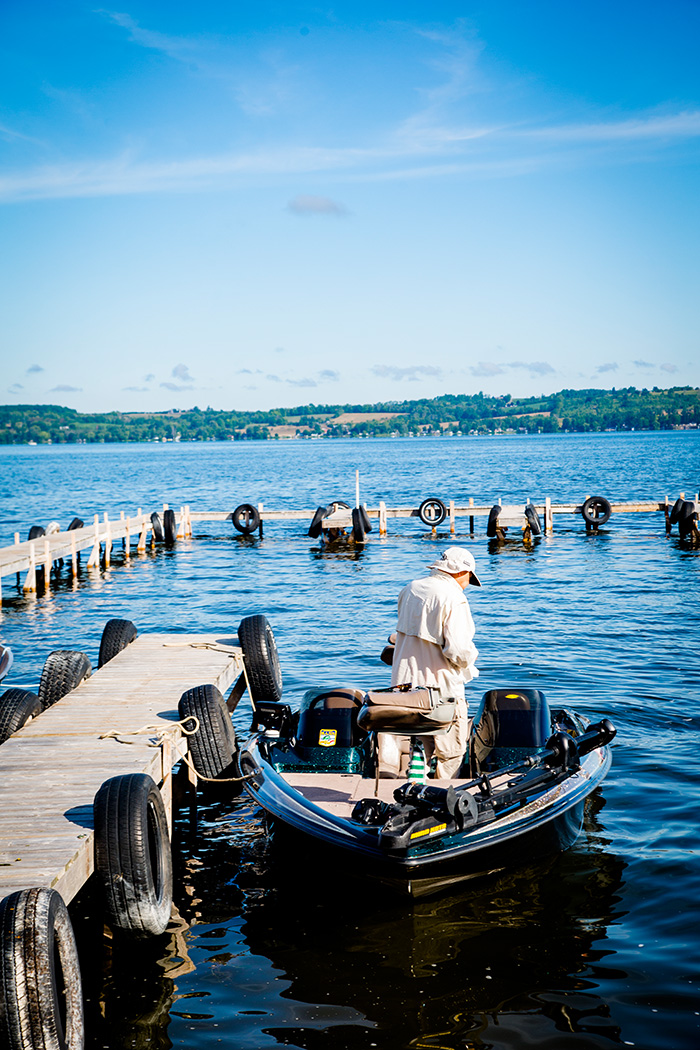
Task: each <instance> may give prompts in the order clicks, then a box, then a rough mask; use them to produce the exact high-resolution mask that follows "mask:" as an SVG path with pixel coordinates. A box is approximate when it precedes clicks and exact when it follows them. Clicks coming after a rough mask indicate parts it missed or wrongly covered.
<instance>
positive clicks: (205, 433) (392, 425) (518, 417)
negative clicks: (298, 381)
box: [0, 386, 700, 445]
mask: <svg viewBox="0 0 700 1050" xmlns="http://www.w3.org/2000/svg"><path fill="white" fill-rule="evenodd" d="M383 413H386V415H385V417H384V418H379V419H376V418H375V419H362V418H357V419H352V418H351V419H349V420H345V421H340V422H339V421H337V420H338V417H341V416H353V415H355V416H358V417H361V416H362V415H369V414H374V415H380V416H381V415H382V414H383ZM698 426H700V389H699V388H697V387H690V386H684V387H672V388H670V389H665V390H661V389H659V388H658V387H654V388H653V389H652V390H648V389H646V388H645V389H642V390H638V389H637V388H636V387H626V388H623V389H619V390H616V389H615V388H613V389H612V390H595V389H589V390H560V391H559V392H558V393H554V394H549V395H542V396H541V397H528V398H513V397H511V396H510V395H509V394H503V395H500V396H494V397H491V396H487V395H485V394H483V393H481V392H480V393H477V394H443V395H442V396H440V397H435V398H421V399H418V400H413V401H386V402H379V403H376V404H356V405H351V404H343V405H339V404H336V405H320V404H319V405H315V404H308V405H301V406H299V407H297V408H291V409H282V408H277V409H273V410H271V411H269V412H242V411H227V410H225V409H224V410H220V409H212V408H206V409H200V408H197V407H195V408H192V409H188V410H185V411H179V410H175V409H173V410H171V411H168V412H106V413H81V412H77V411H75V410H74V409H71V408H64V407H63V406H60V405H4V406H0V444H5V445H8V444H28V443H34V444H48V443H52V444H76V443H95V442H100V443H101V442H119V441H121V442H124V441H244V440H265V439H274V438H278V437H279V436H280V434H279V432H278V431H277V429H276V428H280V427H284V428H285V429H286V434H289V433H290V432H291V433H292V434H295V435H297V436H299V437H324V438H334V437H380V436H390V435H398V436H408V435H416V436H420V435H424V434H435V433H447V434H498V433H513V432H516V433H517V432H520V433H552V434H553V433H571V432H595V431H604V430H623V431H624V430H673V429H679V428H695V427H698ZM290 427H291V428H292V429H291V431H290V430H289V428H290Z"/></svg>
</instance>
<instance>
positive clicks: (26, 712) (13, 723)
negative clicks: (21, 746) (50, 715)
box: [0, 689, 42, 744]
mask: <svg viewBox="0 0 700 1050" xmlns="http://www.w3.org/2000/svg"><path fill="white" fill-rule="evenodd" d="M41 711H42V706H41V701H40V700H39V697H38V696H37V695H36V693H30V692H29V690H28V689H6V690H5V692H4V693H3V694H2V696H0V744H4V742H5V741H6V740H7V738H8V737H11V736H12V734H13V733H16V732H17V730H18V729H21V728H22V726H23V725H26V724H27V722H31V720H32V718H36V716H37V715H39V714H41Z"/></svg>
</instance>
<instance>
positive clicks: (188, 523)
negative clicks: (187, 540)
mask: <svg viewBox="0 0 700 1050" xmlns="http://www.w3.org/2000/svg"><path fill="white" fill-rule="evenodd" d="M185 515H186V521H185V536H190V537H191V536H192V518H191V517H190V505H189V503H186V504H185Z"/></svg>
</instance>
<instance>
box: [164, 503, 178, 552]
mask: <svg viewBox="0 0 700 1050" xmlns="http://www.w3.org/2000/svg"><path fill="white" fill-rule="evenodd" d="M163 535H164V537H165V542H166V544H167V545H168V547H172V546H173V545H174V544H175V542H176V540H177V522H176V521H175V511H174V510H171V509H170V508H168V510H164V511H163Z"/></svg>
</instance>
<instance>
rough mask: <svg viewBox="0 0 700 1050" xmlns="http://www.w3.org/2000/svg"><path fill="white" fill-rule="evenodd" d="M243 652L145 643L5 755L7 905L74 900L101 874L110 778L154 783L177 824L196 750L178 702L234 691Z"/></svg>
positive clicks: (191, 639) (187, 641) (0, 874)
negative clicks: (102, 802) (98, 827)
mask: <svg viewBox="0 0 700 1050" xmlns="http://www.w3.org/2000/svg"><path fill="white" fill-rule="evenodd" d="M237 643H238V639H237V637H236V635H235V633H234V634H231V633H229V634H226V633H225V632H221V633H219V634H196V635H187V634H146V635H140V636H139V637H138V638H137V639H136V640H135V641H134V642H132V644H131V645H129V646H127V648H126V649H124V650H123V651H122V652H120V653H119V654H118V655H117V656H115V657H114V658H113V659H112V660H110V661H109V662H108V663H107V664H105V666H104V667H102V668H101V669H100V670H98V671H96V672H95V673H94V674H93V676H92V677H91V678H89V679H88V680H86V681H84V682H82V683H81V684H80V685H79V686H78V688H77V689H75V690H74V691H73V692H72V693H69V694H68V695H67V696H65V697H64V698H63V699H62V700H60V701H59V702H58V703H56V704H54V705H53V706H52V707H49V708H48V709H47V710H45V711H44V712H43V713H42V714H40V715H39V716H38V717H37V718H35V719H34V720H33V721H32V722H30V723H29V724H28V725H26V726H24V728H22V729H20V730H19V732H17V733H16V734H15V735H14V736H12V737H10V739H9V740H7V741H5V743H4V744H2V746H0V898H2V897H5V896H7V895H8V894H10V893H13V892H14V891H16V890H22V889H26V888H28V887H47V888H53V889H55V890H57V891H58V892H59V893H60V894H61V896H62V897H63V899H64V901H65V902H66V903H68V902H69V901H71V900H72V899H73V897H74V896H75V894H76V893H77V892H78V890H79V889H80V888H81V886H82V885H83V884H84V883H85V881H86V880H87V879H88V877H89V876H90V875H91V874H92V872H93V870H94V856H93V837H94V836H93V815H92V814H93V810H92V806H93V799H94V797H95V794H96V792H97V791H98V789H99V788H100V786H101V785H102V783H103V782H104V781H105V780H107V779H108V778H109V777H113V776H119V775H122V774H125V773H147V774H148V775H150V776H151V777H152V778H153V780H154V781H155V782H156V784H158V785H159V786H160V788H161V793H162V795H163V800H164V802H165V807H166V813H167V814H168V820H169V821H171V820H172V781H171V776H172V769H173V766H174V765H175V764H176V763H177V762H178V761H179V760H180V759H181V758H182V757H183V755H184V754H185V752H186V750H187V743H186V738H185V737H184V736H183V735H182V733H181V732H180V727H179V725H178V724H177V720H178V714H177V705H178V701H179V699H180V696H181V694H182V693H183V692H184V691H185V690H187V689H190V688H193V687H195V686H199V685H203V684H205V683H211V684H213V685H215V686H217V688H218V689H219V690H220V691H221V692H222V693H223V692H224V691H225V690H226V689H228V687H229V686H230V685H231V684H232V683H233V682H234V681H235V679H236V678H237V677H238V676H239V675H240V674H241V672H242V668H243V658H242V650H241V649H240V648H239V647H238V644H237ZM145 727H154V728H153V729H150V730H149V731H148V732H147V733H139V730H141V729H143V728H145ZM115 731H116V732H117V733H118V734H119V736H118V737H117V738H114V737H112V736H105V734H109V733H112V732H115Z"/></svg>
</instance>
